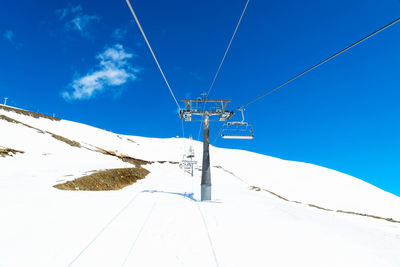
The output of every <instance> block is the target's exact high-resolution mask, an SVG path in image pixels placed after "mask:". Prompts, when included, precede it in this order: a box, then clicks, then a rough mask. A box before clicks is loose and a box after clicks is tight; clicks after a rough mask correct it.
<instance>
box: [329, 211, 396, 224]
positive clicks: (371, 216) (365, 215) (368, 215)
mask: <svg viewBox="0 0 400 267" xmlns="http://www.w3.org/2000/svg"><path fill="white" fill-rule="evenodd" d="M336 212H340V213H346V214H353V215H359V216H364V217H370V218H374V219H379V220H385V221H388V222H394V223H400V221H396V220H393V219H392V218H384V217H379V216H375V215H370V214H365V213H358V212H353V211H345V210H337V211H336Z"/></svg>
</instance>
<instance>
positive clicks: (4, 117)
mask: <svg viewBox="0 0 400 267" xmlns="http://www.w3.org/2000/svg"><path fill="white" fill-rule="evenodd" d="M0 119H2V120H5V121H8V122H11V123H17V124H21V125H24V126H25V127H28V128H31V129H34V130H36V131H38V132H39V133H42V134H46V133H47V134H50V135H51V137H53V138H54V139H57V140H58V141H61V142H64V143H66V144H68V145H70V146H74V147H81V144H80V143H79V142H77V141H74V140H70V139H68V138H65V137H63V136H61V135H57V134H53V133H51V132H47V131H43V130H40V129H38V128H35V127H33V126H30V125H28V124H26V123H23V122H20V121H17V120H14V119H12V118H10V117H7V116H4V115H0Z"/></svg>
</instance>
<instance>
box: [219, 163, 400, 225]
mask: <svg viewBox="0 0 400 267" xmlns="http://www.w3.org/2000/svg"><path fill="white" fill-rule="evenodd" d="M214 167H215V168H218V169H221V170H223V171H225V172H227V173H229V174H231V175H232V176H234V177H235V178H237V179H239V180H241V181H243V179H241V178H240V177H237V176H236V175H235V174H234V173H232V172H230V171H228V170H226V169H224V168H223V167H221V166H214ZM243 182H244V181H243ZM249 189H250V190H254V191H265V192H268V193H269V194H271V195H274V196H276V197H278V198H280V199H282V200H284V201H287V202H292V203H296V204H303V203H302V202H300V201H296V200H289V199H287V198H284V197H283V196H280V195H278V194H276V193H274V192H272V191H269V190H267V189H263V188H260V187H258V186H254V185H252V186H250V187H249ZM306 205H307V206H309V207H312V208H316V209H320V210H324V211H327V212H339V213H346V214H352V215H358V216H364V217H369V218H374V219H379V220H385V221H388V222H393V223H400V221H396V220H393V219H392V218H384V217H380V216H375V215H370V214H364V213H358V212H353V211H344V210H332V209H328V208H324V207H320V206H317V205H314V204H306Z"/></svg>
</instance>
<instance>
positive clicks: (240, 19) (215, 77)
mask: <svg viewBox="0 0 400 267" xmlns="http://www.w3.org/2000/svg"><path fill="white" fill-rule="evenodd" d="M249 2H250V0H247V2H246V4H245V6H244V8H243V11H242V14H241V15H240V18H239V21H238V23H237V24H236V27H235V30H234V31H233V34H232V37H231V39H230V41H229V43H228V46H227V47H226V49H225V53H224V56H223V57H222V59H221V62H220V63H219V66H218V69H217V72H216V73H215V75H214V78H213V79H212V82H211V85H210V87H209V88H208V91H207V95H206V98H207V97H208V96H209V94H210V92H211V90H212V89H213V86H214V83H215V81H216V80H217V77H218V74H219V71H220V70H221V67H222V64H223V63H224V61H225V58H226V55H227V54H228V52H229V49H230V48H231V45H232V41H233V39H234V38H235V36H236V32H237V30H238V29H239V25H240V23H241V22H242V19H243V16H244V13H245V12H246V9H247V6H248V5H249ZM204 108H205V102H204V105H203V110H204ZM202 124H203V122H202V121H201V122H200V127H199V133H198V135H197V140H200V134H201V128H202Z"/></svg>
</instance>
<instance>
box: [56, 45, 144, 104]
mask: <svg viewBox="0 0 400 267" xmlns="http://www.w3.org/2000/svg"><path fill="white" fill-rule="evenodd" d="M132 57H133V54H131V53H127V52H126V51H125V50H124V48H123V46H122V45H120V44H116V45H114V46H113V47H109V48H106V49H105V50H104V51H103V52H102V53H100V54H99V55H97V57H96V59H97V60H98V61H99V63H98V64H97V66H96V67H95V68H94V70H92V71H90V72H89V73H87V74H86V75H85V76H83V77H78V78H77V79H75V80H74V81H72V83H71V84H70V88H71V89H72V92H63V93H62V97H63V98H64V99H65V100H84V99H91V98H93V97H95V96H96V95H98V94H100V93H102V92H104V91H105V90H114V92H117V90H115V89H118V87H119V86H121V85H123V84H125V83H127V82H128V81H133V80H136V79H137V76H136V75H137V73H138V72H139V69H138V68H134V67H133V66H132V64H131V63H130V62H129V60H130V59H132Z"/></svg>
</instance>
